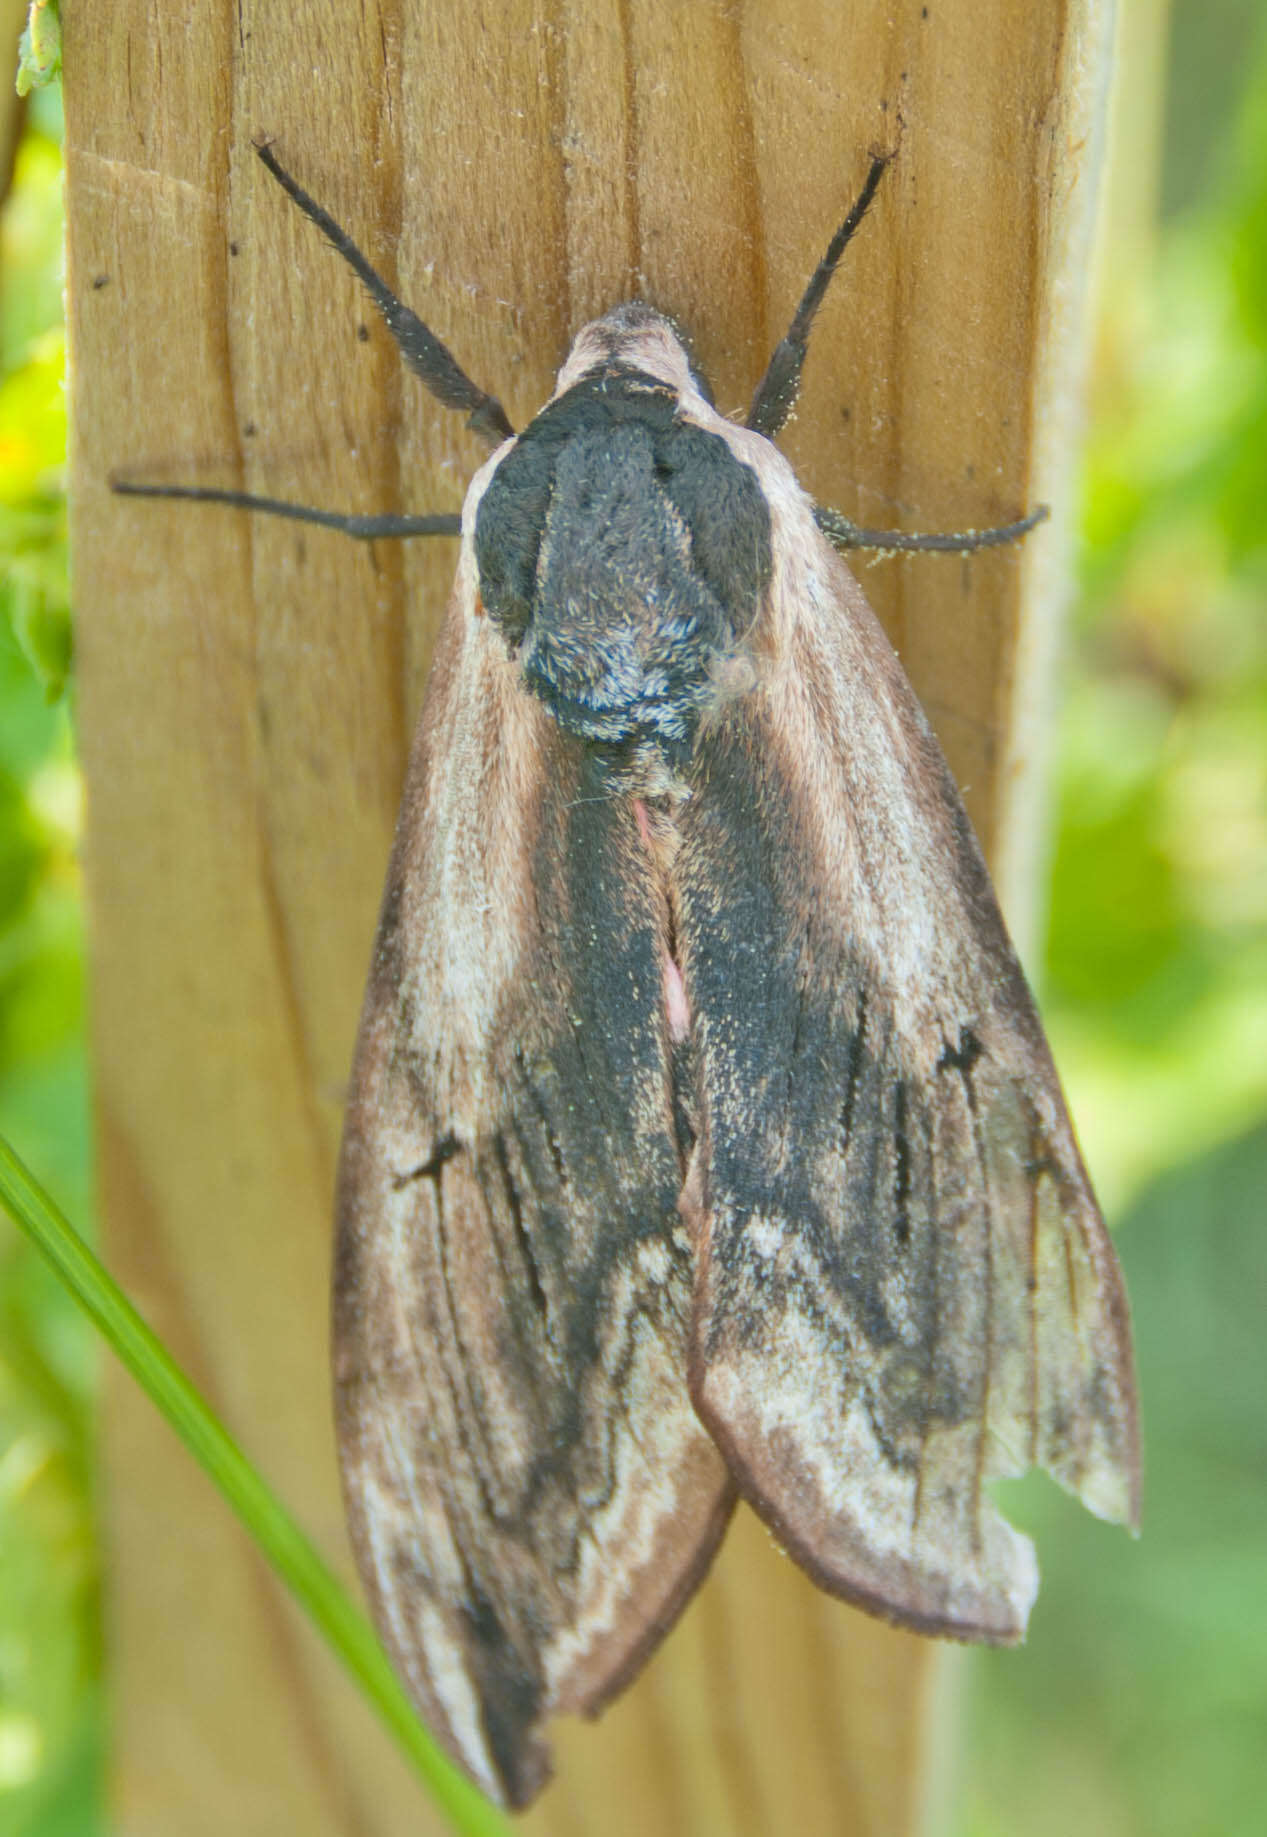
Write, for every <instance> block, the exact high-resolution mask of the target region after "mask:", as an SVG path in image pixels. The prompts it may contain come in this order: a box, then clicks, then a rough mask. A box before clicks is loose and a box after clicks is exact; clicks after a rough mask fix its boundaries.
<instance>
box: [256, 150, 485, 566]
mask: <svg viewBox="0 0 1267 1837" xmlns="http://www.w3.org/2000/svg"><path fill="white" fill-rule="evenodd" d="M255 151H256V152H257V153H258V154H259V156H260V158H261V159H262V160H263V162H264V164H265V165H266V166H267V167H268V170H269V171H270V172H271V173H272V175H273V177H274V178H275V179H276V180H277V183H278V184H279V185H280V186H281V187H282V190H283V191H285V192H287V193H288V194H289V195H290V197H292V198H293V199H294V201H295V203H296V204H297V205H298V206H299V208H300V210H301V211H302V212H303V213H304V216H305V217H308V218H310V219H311V220H312V222H313V223H315V224H316V226H317V228H318V229H319V230H320V231H321V233H322V235H323V236H324V237H325V238H326V240H327V242H329V243H330V245H331V247H332V248H334V249H336V250H337V251H338V253H339V254H340V255H341V256H342V257H343V259H344V261H345V262H347V264H348V266H349V267H351V268H353V269H354V270H355V271H356V273H357V275H358V276H359V277H360V279H361V281H362V283H363V284H364V286H365V289H366V291H367V292H368V293H369V296H370V298H371V299H372V300H373V302H374V304H375V306H377V308H378V310H379V312H380V313H381V314H382V315H383V319H384V321H385V323H386V326H387V329H388V331H389V332H390V333H391V335H392V337H393V338H394V339H395V340H396V346H397V349H398V350H399V351H400V354H401V356H402V357H403V358H404V360H405V362H406V363H407V364H408V365H409V368H410V369H411V370H412V371H413V372H414V374H415V375H416V376H419V377H421V379H422V381H423V382H424V383H425V385H426V387H427V388H428V389H429V390H430V391H431V393H432V395H433V396H435V398H436V400H437V401H438V402H443V404H444V406H445V407H446V408H460V409H463V410H465V412H466V425H467V426H468V427H469V428H470V429H471V431H472V433H475V434H478V435H480V437H481V439H483V440H486V441H487V442H488V444H489V446H500V445H501V443H502V441H503V440H509V439H510V438H511V437H512V436H513V434H514V431H515V430H514V428H513V427H512V426H511V425H510V422H509V420H508V419H507V417H506V411H505V409H504V408H503V407H502V405H501V403H500V402H499V401H498V400H497V397H496V396H492V395H489V394H488V393H487V391H486V390H483V389H480V388H478V387H477V386H476V384H474V383H473V382H472V381H471V379H470V377H469V376H468V375H467V374H466V372H465V370H463V369H462V367H461V365H460V364H459V363H458V362H457V359H456V358H455V357H454V356H453V354H452V352H451V351H450V350H449V349H448V348H447V347H446V346H445V345H443V344H441V342H440V340H439V339H438V338H437V337H436V335H435V333H434V332H433V331H432V330H431V329H430V327H429V326H426V325H424V324H423V322H422V320H421V319H420V318H419V317H418V315H417V313H415V312H411V311H410V309H409V307H407V306H406V305H405V304H404V302H403V300H398V299H397V298H396V295H395V294H394V293H393V292H392V290H391V288H390V287H389V286H388V285H387V282H386V281H385V280H384V279H383V277H382V276H381V275H380V274H378V273H377V272H376V271H375V270H374V269H373V268H372V267H371V266H370V264H369V262H368V261H366V259H365V257H364V256H363V255H362V254H361V251H360V250H359V249H358V248H357V246H356V244H355V243H354V242H353V241H352V238H351V237H350V236H349V235H348V234H347V231H346V230H343V229H341V228H340V227H339V225H338V224H337V223H336V222H335V220H334V218H333V217H332V216H331V215H330V213H329V211H327V210H323V209H322V208H321V206H320V205H319V204H318V203H317V201H316V199H315V198H310V197H309V196H308V193H307V192H306V191H305V190H304V189H303V187H302V186H301V185H297V184H296V183H295V180H294V179H292V178H291V176H290V174H289V173H288V172H287V171H286V169H285V167H284V166H282V165H281V164H280V162H279V161H278V160H277V158H276V156H275V155H274V153H273V149H272V147H271V146H270V145H269V143H268V141H267V140H264V139H260V140H257V141H256V142H255ZM350 533H353V534H355V532H350Z"/></svg>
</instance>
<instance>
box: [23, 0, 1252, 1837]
mask: <svg viewBox="0 0 1267 1837" xmlns="http://www.w3.org/2000/svg"><path fill="white" fill-rule="evenodd" d="M1122 12H1123V34H1124V42H1123V66H1124V68H1128V69H1129V71H1130V73H1131V74H1130V76H1129V77H1128V81H1127V83H1126V86H1125V94H1124V97H1123V106H1122V107H1121V108H1120V109H1119V112H1118V145H1117V158H1116V165H1115V169H1114V179H1113V182H1112V185H1111V188H1110V201H1109V210H1108V213H1107V237H1106V247H1105V250H1104V260H1103V272H1104V277H1105V278H1104V283H1103V285H1102V287H1101V290H1100V305H1099V313H1098V322H1097V334H1096V344H1095V362H1094V368H1093V377H1092V389H1091V404H1092V421H1091V429H1090V438H1089V442H1088V446H1087V451H1086V455H1085V461H1084V475H1083V493H1082V503H1083V511H1082V529H1083V537H1084V542H1083V548H1082V554H1081V563H1080V583H1079V584H1080V594H1079V600H1078V605H1077V609H1076V613H1075V618H1074V623H1073V629H1072V633H1071V641H1070V644H1069V649H1068V660H1067V683H1066V693H1065V697H1064V701H1063V710H1062V715H1061V725H1060V736H1059V766H1058V777H1057V785H1056V793H1057V796H1056V810H1055V823H1054V834H1053V877H1052V888H1051V922H1050V931H1049V944H1048V948H1047V951H1046V957H1045V962H1044V964H1043V965H1042V970H1041V982H1042V988H1041V995H1042V999H1043V1006H1044V1012H1045V1015H1046V1018H1047V1021H1048V1024H1049V1030H1050V1033H1051V1037H1052V1042H1053V1046H1054V1049H1055V1053H1056V1058H1057V1060H1058V1062H1059V1064H1060V1066H1061V1070H1062V1073H1063V1075H1064V1077H1065V1081H1066V1083H1067V1085H1068V1088H1069V1092H1070V1096H1071V1100H1072V1106H1073V1110H1074V1113H1075V1116H1076V1117H1077V1120H1078V1124H1079V1129H1080V1132H1081V1134H1082V1137H1083V1142H1084V1146H1085V1149H1086V1152H1087V1159H1088V1161H1089V1163H1090V1165H1091V1167H1092V1170H1093V1172H1094V1174H1095V1176H1096V1181H1097V1185H1098V1186H1099V1188H1100V1191H1101V1194H1102V1197H1103V1198H1104V1200H1105V1206H1106V1211H1107V1212H1108V1213H1109V1215H1110V1220H1111V1223H1112V1224H1113V1225H1114V1227H1115V1230H1116V1232H1117V1237H1118V1244H1119V1248H1120V1251H1121V1255H1122V1260H1123V1263H1124V1264H1125V1267H1126V1275H1127V1283H1128V1287H1129V1289H1130V1294H1131V1300H1132V1304H1133V1310H1134V1318H1135V1323H1136V1331H1137V1338H1138V1352H1139V1365H1140V1378H1141V1386H1142V1392H1143V1403H1144V1422H1145V1449H1146V1489H1145V1534H1144V1537H1143V1539H1142V1540H1141V1541H1140V1542H1139V1543H1138V1544H1134V1543H1132V1542H1131V1541H1130V1540H1129V1539H1128V1538H1126V1537H1124V1536H1123V1535H1122V1534H1121V1532H1115V1531H1113V1530H1110V1529H1108V1528H1106V1527H1105V1526H1102V1525H1099V1524H1097V1523H1096V1522H1095V1521H1093V1520H1091V1519H1089V1518H1088V1517H1087V1516H1086V1514H1084V1513H1081V1512H1079V1511H1078V1510H1077V1509H1076V1508H1075V1507H1074V1506H1073V1505H1071V1504H1070V1503H1069V1502H1068V1501H1067V1500H1065V1499H1063V1498H1062V1497H1061V1496H1060V1495H1058V1494H1057V1492H1056V1489H1055V1488H1053V1487H1051V1486H1050V1485H1049V1484H1046V1483H1044V1482H1038V1483H1031V1482H1022V1483H1019V1484H1018V1485H1017V1486H1015V1487H1013V1488H1010V1489H1008V1510H1009V1512H1010V1513H1011V1514H1012V1515H1013V1516H1014V1517H1015V1518H1016V1519H1017V1520H1018V1521H1020V1522H1024V1523H1025V1524H1026V1526H1027V1528H1029V1529H1030V1530H1031V1531H1032V1532H1033V1533H1034V1535H1035V1536H1036V1537H1037V1538H1038V1540H1039V1544H1040V1550H1041V1557H1042V1567H1043V1577H1044V1587H1043V1592H1042V1594H1041V1595H1040V1598H1039V1602H1038V1606H1037V1608H1036V1610H1035V1613H1034V1618H1033V1622H1032V1629H1031V1637H1030V1642H1029V1644H1028V1646H1027V1647H1026V1648H1025V1649H1024V1651H1022V1652H1020V1653H989V1654H979V1655H974V1656H973V1657H972V1658H971V1659H970V1660H968V1661H966V1663H967V1667H968V1672H967V1676H968V1691H967V1699H968V1710H967V1719H968V1731H967V1733H968V1739H967V1740H966V1741H965V1743H964V1744H963V1748H962V1753H961V1758H960V1760H959V1763H958V1791H959V1812H958V1817H957V1820H956V1823H955V1829H956V1832H957V1833H958V1837H1030V1834H1032V1837H1055V1834H1056V1833H1061V1834H1062V1837H1063V1834H1064V1833H1067V1832H1069V1831H1070V1830H1076V1831H1077V1832H1078V1833H1079V1837H1190V1834H1192V1833H1213V1834H1215V1837H1242V1834H1243V1837H1251V1834H1256V1833H1259V1832H1261V1831H1263V1830H1264V1829H1267V1810H1265V1809H1264V1803H1265V1800H1267V1790H1265V1789H1267V1763H1265V1761H1264V1757H1263V1750H1264V1748H1265V1747H1267V1530H1265V1529H1264V1527H1265V1526H1267V1407H1265V1405H1267V1233H1265V1231H1264V1226H1263V1214H1264V1204H1263V1195H1264V1194H1265V1193H1267V923H1265V922H1264V921H1265V920H1267V617H1265V616H1264V615H1265V613H1267V15H1265V14H1264V12H1263V9H1262V7H1261V4H1260V0H1176V4H1175V5H1173V6H1172V7H1170V8H1167V7H1166V6H1165V5H1164V4H1162V3H1161V0H1124V5H1123V8H1122ZM1167 13H1169V26H1168V32H1169V36H1168V38H1166V37H1164V36H1163V35H1164V34H1165V33H1166V31H1167ZM1166 46H1168V49H1167V50H1164V49H1163V47H1166ZM1153 72H1155V74H1152V73H1153ZM0 80H7V79H5V78H4V76H3V72H2V71H0ZM59 143H60V118H59V113H58V102H57V94H56V91H55V90H43V91H41V92H39V93H38V94H37V95H35V96H33V97H32V98H30V101H29V104H28V107H27V110H26V115H25V121H24V124H23V133H22V138H21V141H20V144H19V145H18V146H17V148H16V156H14V150H13V149H9V150H5V149H3V148H0V185H3V187H4V189H5V193H6V202H5V203H4V209H3V218H2V219H0V281H2V286H3V293H2V295H0V1131H2V1132H3V1133H4V1134H5V1135H7V1136H8V1137H9V1139H10V1140H11V1141H13V1142H14V1143H15V1145H16V1146H17V1147H18V1148H19V1150H20V1152H21V1153H22V1154H23V1155H24V1156H25V1157H26V1158H27V1159H28V1160H29V1161H30V1163H31V1164H32V1165H33V1167H34V1168H35V1170H36V1172H37V1173H38V1174H39V1175H40V1176H41V1178H42V1179H44V1180H45V1181H46V1183H47V1184H48V1185H49V1186H50V1187H51V1188H52V1190H53V1192H54V1193H55V1195H56V1196H57V1198H58V1199H59V1200H60V1201H61V1203H62V1204H63V1205H64V1206H65V1208H66V1209H67V1211H68V1212H69V1213H70V1214H71V1216H72V1217H73V1218H75V1219H77V1220H80V1221H87V1220H89V1219H90V1218H91V1183H90V1170H89V1164H88V1127H87V1112H86V1086H85V1063H84V1047H83V973H82V919H81V913H80V904H79V895H80V888H79V878H78V869H77V848H78V839H79V807H80V793H79V785H78V779H77V776H76V771H75V765H74V751H73V745H72V732H71V721H70V713H69V710H68V704H67V700H66V699H65V697H64V695H63V694H62V689H63V685H64V681H65V677H66V671H67V667H68V661H69V640H68V634H69V607H68V602H67V590H66V574H65V529H64V512H63V507H62V500H61V495H60V494H61V485H62V474H61V467H62V463H63V458H64V453H65V414H64V399H63V388H62V371H63V355H64V346H63V338H62V332H61V270H60V244H61V215H60V212H61V193H60V186H61V178H60V160H59ZM10 161H11V162H12V169H11V171H10ZM94 1362H95V1349H94V1347H93V1345H92V1344H91V1343H90V1338H89V1333H88V1330H87V1329H86V1328H85V1327H84V1326H82V1325H81V1323H80V1321H79V1320H78V1318H77V1317H76V1315H75V1313H74V1310H73V1307H72V1305H71V1304H70V1303H69V1302H68V1301H67V1300H65V1299H64V1297H63V1296H62V1294H61V1292H60V1291H59V1290H58V1288H57V1287H56V1285H55V1283H54V1281H53V1279H52V1278H51V1277H50V1276H48V1275H46V1274H45V1272H44V1270H43V1268H42V1266H41V1265H40V1264H39V1263H38V1262H37V1261H36V1260H35V1258H34V1256H33V1254H32V1253H30V1252H29V1251H28V1250H27V1249H26V1248H25V1246H24V1245H23V1244H22V1242H20V1241H19V1240H18V1238H17V1237H16V1235H15V1234H14V1233H13V1232H12V1231H11V1230H10V1228H9V1226H8V1224H7V1222H6V1221H4V1220H3V1219H0V1837H34V1834H36V1833H38V1837H92V1834H93V1833H100V1832H102V1831H103V1829H104V1825H103V1819H102V1813H101V1810H100V1797H101V1793H100V1779H101V1756H102V1748H103V1721H104V1713H105V1709H104V1705H103V1702H102V1692H101V1688H100V1640H99V1631H98V1583H99V1574H98V1567H97V1556H96V1550H95V1543H94V1536H93V1522H92V1464H91V1413H92V1395H93V1374H94Z"/></svg>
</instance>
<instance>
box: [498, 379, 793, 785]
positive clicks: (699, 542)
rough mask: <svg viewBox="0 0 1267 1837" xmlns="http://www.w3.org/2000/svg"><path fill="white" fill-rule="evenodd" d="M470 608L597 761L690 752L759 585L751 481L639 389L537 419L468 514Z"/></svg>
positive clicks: (702, 432)
mask: <svg viewBox="0 0 1267 1837" xmlns="http://www.w3.org/2000/svg"><path fill="white" fill-rule="evenodd" d="M475 549H476V560H477V563H478V566H479V572H480V593H481V598H482V600H483V603H484V606H485V608H486V610H487V611H488V613H489V614H490V616H491V617H492V618H493V619H494V621H495V622H496V623H497V625H498V626H499V628H500V629H501V631H502V634H503V636H504V637H505V638H506V641H507V643H508V645H509V646H510V648H511V650H512V652H513V653H514V654H515V655H516V656H517V657H518V659H519V662H520V666H521V668H522V670H523V678H524V682H525V685H526V686H527V687H528V688H529V689H530V690H531V691H532V692H533V693H534V694H535V695H537V696H539V697H540V698H541V700H542V701H543V702H545V704H546V706H547V707H548V708H549V709H550V711H551V712H552V714H553V715H554V717H555V719H556V720H557V721H558V722H559V723H560V725H561V726H563V727H564V728H566V729H567V730H568V731H569V732H571V733H574V734H577V735H578V736H580V737H581V738H583V739H586V740H590V741H592V742H595V743H596V744H598V745H600V746H604V747H609V746H619V747H625V746H630V745H634V744H638V745H642V744H643V743H645V742H652V743H655V744H658V745H660V746H661V747H663V748H664V750H665V753H666V755H667V756H671V757H678V758H680V757H681V754H682V751H683V749H684V748H689V745H690V742H691V739H692V737H693V734H694V730H695V727H696V725H697V723H698V721H699V718H700V715H701V713H702V711H703V710H704V709H706V708H707V707H708V706H709V704H710V702H712V701H714V700H715V699H716V685H717V682H718V678H719V670H720V672H721V674H723V675H724V674H725V663H726V660H727V659H728V658H729V657H731V656H732V655H733V653H734V651H735V648H736V645H737V642H738V636H739V634H742V633H745V632H747V631H748V630H749V629H750V628H751V626H752V624H753V623H754V620H755V618H756V614H757V609H758V605H759V602H760V599H761V596H762V595H763V593H764V591H765V588H766V585H767V583H768V580H769V575H770V519H769V512H768V510H767V507H766V503H765V499H764V496H763V495H762V492H761V489H760V486H759V485H758V483H757V479H756V475H755V474H754V473H753V472H752V471H751V469H750V468H749V467H747V466H745V465H743V464H742V463H741V462H740V461H738V460H737V459H736V458H735V457H734V456H733V454H732V453H731V451H730V449H729V447H728V446H727V444H726V442H725V440H724V439H722V438H721V437H720V436H719V435H716V434H712V433H710V432H708V431H707V430H706V429H704V428H701V427H699V426H698V425H697V424H695V423H693V422H691V421H688V420H685V419H683V418H682V417H681V416H680V414H679V412H678V405H677V397H676V394H675V392H674V391H673V390H671V389H669V388H668V387H667V386H666V385H665V384H663V383H662V382H659V381H657V380H656V379H654V378H648V377H646V376H643V375H641V374H640V373H637V372H627V371H621V370H617V371H616V372H615V373H604V374H601V375H591V376H588V377H586V378H584V379H583V380H582V382H581V383H579V384H578V385H577V386H576V387H575V388H574V389H572V390H570V391H569V392H568V393H567V394H566V395H564V396H561V397H559V398H558V399H557V400H555V401H554V402H552V403H550V404H549V406H548V407H547V408H546V409H544V410H543V411H542V413H541V414H540V415H538V416H537V418H536V420H535V421H533V422H532V423H531V425H530V426H529V427H528V428H527V430H526V431H525V433H524V434H523V435H522V436H521V437H520V439H519V441H518V442H517V443H516V445H515V447H514V448H513V449H512V450H511V451H510V452H509V453H508V454H507V456H506V458H505V459H504V460H503V461H502V463H501V465H500V466H499V467H498V469H497V471H496V472H495V473H494V474H493V477H492V478H491V479H490V481H489V484H488V487H487V489H486V491H485V493H484V496H483V498H482V499H481V501H480V507H479V512H478V514H477V518H476V530H475Z"/></svg>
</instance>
